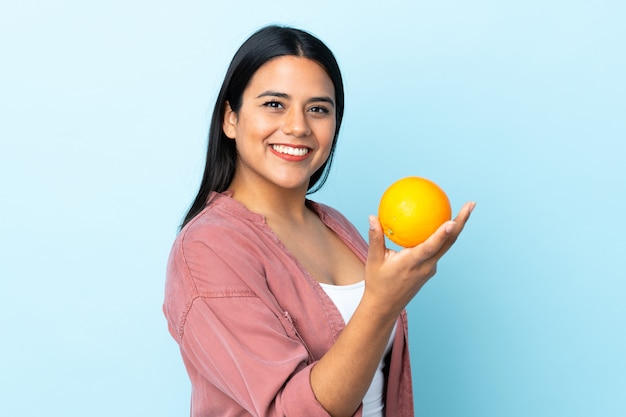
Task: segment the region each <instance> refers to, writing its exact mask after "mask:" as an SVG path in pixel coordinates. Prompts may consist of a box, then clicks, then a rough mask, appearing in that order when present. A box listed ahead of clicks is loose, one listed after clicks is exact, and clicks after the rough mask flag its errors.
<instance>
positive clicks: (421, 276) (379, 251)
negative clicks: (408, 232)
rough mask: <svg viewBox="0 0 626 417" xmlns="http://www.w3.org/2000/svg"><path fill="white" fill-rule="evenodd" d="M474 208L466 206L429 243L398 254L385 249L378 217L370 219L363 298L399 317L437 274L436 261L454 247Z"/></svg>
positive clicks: (383, 311) (403, 250)
mask: <svg viewBox="0 0 626 417" xmlns="http://www.w3.org/2000/svg"><path fill="white" fill-rule="evenodd" d="M475 205H476V203H473V202H470V203H466V204H465V205H464V206H463V207H462V208H461V210H460V211H459V214H458V215H457V216H456V218H455V219H454V220H450V221H447V222H445V223H444V224H442V225H441V226H440V227H439V229H437V231H435V233H433V234H432V235H431V236H430V237H429V238H428V239H427V240H426V241H424V242H423V243H421V244H419V245H417V246H415V247H413V248H404V249H402V250H400V251H397V252H396V251H394V250H392V249H388V248H387V247H386V245H385V236H384V233H383V230H382V227H381V225H380V222H379V221H378V218H376V217H375V216H370V219H369V220H370V228H369V251H368V255H367V262H366V263H365V294H364V299H365V297H367V298H368V301H369V302H370V303H374V305H376V310H377V311H378V312H379V313H381V314H389V317H390V318H391V317H397V315H398V314H400V312H401V311H402V310H403V309H404V308H405V307H406V305H407V304H408V303H409V302H410V301H411V300H412V299H413V297H414V296H415V295H416V294H417V292H418V291H419V290H420V289H421V288H422V286H424V284H426V282H427V281H428V280H429V279H430V278H431V277H432V276H433V275H435V273H436V272H437V262H438V261H439V259H441V257H442V256H443V255H444V254H445V253H446V252H447V251H448V249H450V247H451V246H452V245H453V244H454V242H455V241H456V239H457V238H458V236H459V234H460V233H461V231H462V230H463V228H464V227H465V223H466V222H467V220H468V219H469V216H470V214H471V212H472V210H473V209H474V207H475Z"/></svg>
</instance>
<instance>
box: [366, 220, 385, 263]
mask: <svg viewBox="0 0 626 417" xmlns="http://www.w3.org/2000/svg"><path fill="white" fill-rule="evenodd" d="M369 223H370V227H369V233H368V234H369V236H368V237H369V249H368V251H367V262H368V263H369V264H373V265H378V264H380V263H382V262H383V260H384V258H385V251H386V247H385V235H384V234H383V228H382V227H381V226H380V221H379V220H378V217H376V216H369Z"/></svg>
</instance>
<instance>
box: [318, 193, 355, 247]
mask: <svg viewBox="0 0 626 417" xmlns="http://www.w3.org/2000/svg"><path fill="white" fill-rule="evenodd" d="M308 203H309V204H310V205H311V207H312V208H313V210H315V211H316V212H317V213H318V215H319V216H320V218H321V219H322V221H323V222H324V223H326V225H327V226H328V227H330V228H331V229H333V230H334V231H335V232H336V233H338V234H340V235H342V236H344V237H346V238H348V239H350V240H362V236H361V234H360V233H359V231H358V229H357V228H356V227H355V226H354V224H352V222H350V220H348V218H347V217H346V216H344V215H343V214H342V213H341V212H340V211H339V210H337V209H335V208H333V207H330V206H328V205H326V204H322V203H318V202H314V201H308Z"/></svg>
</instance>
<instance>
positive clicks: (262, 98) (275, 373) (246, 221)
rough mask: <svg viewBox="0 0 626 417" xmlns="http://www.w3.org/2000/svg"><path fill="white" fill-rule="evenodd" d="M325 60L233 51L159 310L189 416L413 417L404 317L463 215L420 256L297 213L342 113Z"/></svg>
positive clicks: (268, 44) (332, 217)
mask: <svg viewBox="0 0 626 417" xmlns="http://www.w3.org/2000/svg"><path fill="white" fill-rule="evenodd" d="M343 103H344V96H343V82H342V79H341V74H340V71H339V68H338V65H337V62H336V61H335V58H334V56H333V54H332V52H331V51H330V50H329V49H328V48H327V47H326V46H325V45H324V44H323V43H322V42H321V41H319V40H318V39H316V38H315V37H313V36H311V35H310V34H308V33H306V32H303V31H300V30H297V29H293V28H286V27H277V26H270V27H266V28H263V29H261V30H259V31H258V32H256V33H255V34H253V35H252V36H251V37H250V38H249V39H248V40H247V41H246V42H245V43H244V44H243V45H242V46H241V48H240V49H239V50H238V52H237V53H236V54H235V56H234V58H233V61H232V62H231V65H230V67H229V69H228V71H227V74H226V77H225V80H224V83H223V85H222V88H221V91H220V93H219V96H218V98H217V103H216V105H215V109H214V113H213V118H212V123H211V128H210V133H209V145H208V152H207V160H206V168H205V172H204V177H203V180H202V184H201V186H200V191H199V193H198V196H197V197H196V199H195V201H194V203H193V205H192V207H191V208H190V210H189V213H188V214H187V216H186V218H185V220H184V222H183V226H182V229H181V231H180V233H179V235H178V237H177V239H176V241H175V243H174V245H173V248H172V252H171V255H170V259H169V263H168V270H167V282H166V294H165V303H164V312H165V315H166V317H167V319H168V324H169V329H170V332H171V334H172V335H173V337H174V338H175V340H176V341H177V342H178V343H179V345H180V350H181V354H182V357H183V361H184V363H185V366H186V368H187V371H188V373H189V377H190V379H191V384H192V404H191V408H192V410H191V415H192V416H194V417H197V416H244V415H253V416H329V415H330V416H352V415H356V416H361V415H367V416H383V415H387V416H413V404H412V388H411V372H410V367H409V358H408V348H407V322H406V312H405V311H404V308H405V307H406V305H407V303H408V302H409V301H410V300H411V299H412V298H413V296H414V295H415V294H416V293H417V291H418V290H419V289H420V288H421V287H422V286H423V285H424V284H425V283H426V281H427V280H428V279H429V278H430V277H431V276H433V275H434V273H435V270H436V264H437V261H438V260H439V258H441V256H442V255H443V254H444V253H445V252H446V251H447V250H448V249H449V248H450V246H451V245H452V244H453V242H454V241H455V240H456V238H457V236H458V235H459V233H460V232H461V230H462V229H463V226H464V224H465V222H466V221H467V219H468V218H469V214H470V212H471V210H472V209H473V207H474V205H473V204H472V203H468V204H466V205H465V206H464V207H463V208H462V210H461V211H460V213H459V216H458V217H457V218H456V219H455V220H454V221H450V222H447V223H446V224H444V225H442V227H441V228H440V229H439V230H438V231H437V232H435V233H434V234H433V235H432V236H431V237H430V238H429V239H428V240H427V241H426V242H425V243H423V244H422V245H419V246H417V247H415V248H412V249H405V250H402V251H400V252H394V251H391V250H388V249H386V248H385V242H384V235H383V233H382V229H381V227H380V224H379V222H378V220H377V219H376V218H375V217H370V230H369V249H368V246H367V244H366V243H365V241H364V240H363V239H362V238H361V236H360V235H359V233H358V232H357V230H356V229H355V228H354V227H353V226H352V225H351V224H350V223H349V222H348V221H347V220H346V219H345V218H344V217H343V216H342V215H341V214H339V213H338V212H337V211H335V210H333V209H331V208H330V207H327V206H324V205H322V204H317V203H314V202H312V201H309V200H308V199H307V198H306V196H307V193H308V192H310V191H311V190H314V189H317V188H319V187H320V186H321V185H323V183H324V181H325V179H326V176H327V173H328V169H329V167H330V165H331V161H332V156H333V151H334V149H335V145H336V141H337V135H338V132H339V127H340V125H341V120H342V115H343Z"/></svg>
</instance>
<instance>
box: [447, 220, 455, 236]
mask: <svg viewBox="0 0 626 417" xmlns="http://www.w3.org/2000/svg"><path fill="white" fill-rule="evenodd" d="M454 225H455V223H454V222H453V221H449V222H448V224H447V225H446V233H452V231H454Z"/></svg>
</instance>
